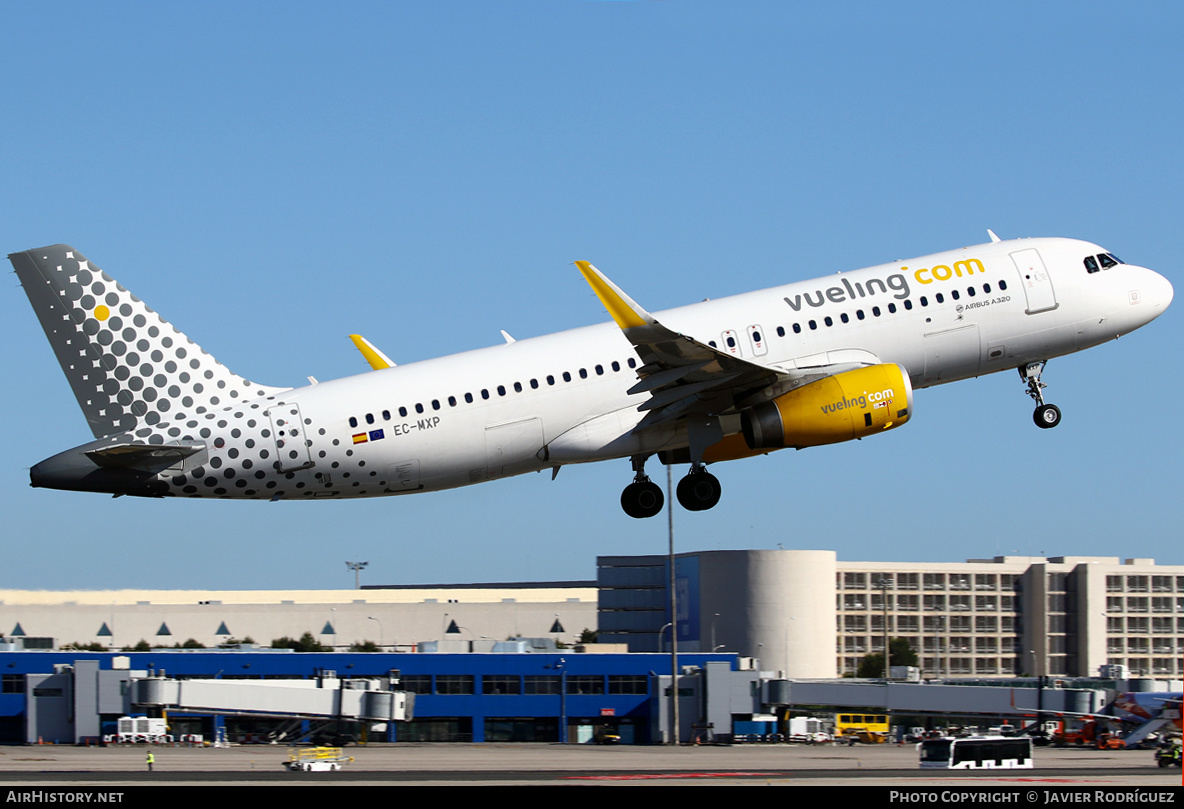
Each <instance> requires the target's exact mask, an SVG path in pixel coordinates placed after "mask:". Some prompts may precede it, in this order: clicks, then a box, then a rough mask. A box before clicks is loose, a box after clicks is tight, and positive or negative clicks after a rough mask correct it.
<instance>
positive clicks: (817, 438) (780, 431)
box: [740, 363, 913, 449]
mask: <svg viewBox="0 0 1184 809" xmlns="http://www.w3.org/2000/svg"><path fill="white" fill-rule="evenodd" d="M912 409H913V386H912V385H911V384H910V383H909V375H908V373H907V372H906V371H905V370H904V368H901V367H900V366H899V365H897V364H895V363H886V364H882V365H871V366H868V367H866V368H857V369H855V370H853V371H844V372H843V373H839V374H835V375H834V376H828V377H826V378H825V379H819V380H818V381H816V382H811V383H810V384H808V385H803V386H802V387H800V388H795V389H794V390H791V391H789V392H788V393H783V394H782V395H780V396H778V397H777V398H776V399H772V400H770V401H768V402H762V403H761V404H758V405H756V406H755V407H750V408H748V409H747V410H744V411H743V412H742V413H741V414H740V424H741V429H742V431H743V434H744V440H745V442H746V443H747V444H748V446H749V448H750V449H781V448H782V447H794V448H797V449H801V448H802V447H817V446H821V445H823V444H837V443H839V442H840V441H850V440H851V439H853V438H863V437H864V436H865V435H872V434H873V433H879V432H883V431H884V430H891V429H892V428H893V427H899V426H900V425H902V424H904V423H905V422H906V421H908V420H909V414H910V413H911V412H912Z"/></svg>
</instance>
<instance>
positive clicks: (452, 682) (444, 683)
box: [436, 674, 474, 695]
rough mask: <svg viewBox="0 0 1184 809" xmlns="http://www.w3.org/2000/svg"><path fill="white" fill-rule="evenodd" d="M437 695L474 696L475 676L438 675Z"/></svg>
mask: <svg viewBox="0 0 1184 809" xmlns="http://www.w3.org/2000/svg"><path fill="white" fill-rule="evenodd" d="M436 693H437V694H448V695H455V694H472V693H474V692H473V675H472V674H437V675H436Z"/></svg>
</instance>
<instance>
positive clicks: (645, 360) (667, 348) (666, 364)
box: [576, 261, 879, 427]
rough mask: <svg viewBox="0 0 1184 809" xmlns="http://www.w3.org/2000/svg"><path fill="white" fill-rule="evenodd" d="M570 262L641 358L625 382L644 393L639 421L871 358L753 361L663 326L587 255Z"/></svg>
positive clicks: (721, 403) (770, 393)
mask: <svg viewBox="0 0 1184 809" xmlns="http://www.w3.org/2000/svg"><path fill="white" fill-rule="evenodd" d="M576 266H577V267H579V269H580V273H581V274H582V275H583V276H584V280H586V281H587V282H588V284H589V286H591V287H592V291H593V292H595V293H596V296H597V297H598V298H600V302H601V303H602V304H604V308H605V309H607V310H608V313H609V314H610V315H612V318H613V320H614V321H616V323H617V325H618V326H620V327H621V331H622V332H623V333H624V335H625V337H626V339H628V340H629V342H630V343H632V344H633V348H634V349H635V350H636V351H637V355H638V357H640V358H641V361H642V366H641V367H640V368H639V369H638V370H637V373H638V376H640V377H641V380H640V381H639V382H638V383H637V384H636V385H634V386H633V387H632V388H630V389H629V393H630V394H637V393H649V394H650V398H649V399H648V400H647V401H645V402H643V403H642V404H641V405H640V406H639V408H638V409H639V410H648V411H649V413H648V414H647V415H646V417H645V418H644V419H642V421H641V423H640V424H639V425H638V426H639V427H652V426H655V425H658V424H663V423H665V422H667V421H672V420H674V419H677V418H679V417H681V416H684V415H687V414H688V413H708V414H713V415H720V414H723V413H727V412H730V411H731V412H734V411H735V410H736V409H737V408H740V407H747V406H750V405H753V404H757V403H758V402H761V401H765V400H767V399H771V398H773V397H775V396H779V395H781V394H782V393H785V392H786V391H788V390H792V389H793V388H797V387H801V386H802V385H805V384H808V383H810V382H813V381H815V380H817V379H821V378H823V377H826V376H830V375H832V374H835V373H839V372H841V371H845V370H850V369H852V368H858V367H863V366H865V365H874V364H875V363H876V362H878V361H879V360H878V359H877V358H876V357H875V356H874V355H872V354H870V353H868V352H864V351H851V350H849V351H841V352H829V354H828V355H819V356H816V357H813V358H804V361H799V362H798V363H796V364H795V367H792V368H783V367H773V366H767V365H760V364H758V363H755V362H751V361H749V360H746V359H744V358H742V357H738V356H735V355H733V354H729V353H728V352H726V351H721V350H719V349H717V348H713V347H712V346H710V345H707V344H706V343H703V342H700V341H699V340H696V339H694V338H693V337H689V336H687V335H685V334H680V333H678V332H676V331H673V330H672V329H668V328H667V327H665V326H663V325H662V324H661V323H659V322H658V321H657V320H656V319H655V318H654V316H653V315H651V314H650V313H649V312H647V311H646V310H645V309H643V308H642V307H641V306H639V305H638V304H637V302H636V301H634V300H633V299H632V298H630V297H629V296H628V295H627V294H625V292H623V291H622V290H621V288H620V287H618V286H617V285H616V284H614V283H613V282H612V281H610V280H609V279H608V278H607V277H605V275H604V274H603V273H602V272H600V270H598V269H596V268H595V267H593V266H592V265H591V264H589V263H588V262H587V261H577V262H576ZM830 355H834V356H830Z"/></svg>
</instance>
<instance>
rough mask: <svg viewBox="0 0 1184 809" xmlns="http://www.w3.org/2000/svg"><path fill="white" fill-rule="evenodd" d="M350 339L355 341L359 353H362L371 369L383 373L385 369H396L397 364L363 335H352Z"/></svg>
mask: <svg viewBox="0 0 1184 809" xmlns="http://www.w3.org/2000/svg"><path fill="white" fill-rule="evenodd" d="M349 339H351V340H353V342H354V345H355V346H357V349H358V351H360V352H362V356H363V357H365V358H366V362H368V363H370V367H371V368H373V369H374V370H375V371H381V370H382V369H384V368H394V367H395V364H394V363H393V362H391V358H390V357H388V356H387V355H386V354H383V353H382V352H381V351H379V350H378V349H377V348H375V347H374V344H373V343H371V342H370V341H369V340H367V339H366V338H365V337H363V336H362V335H360V334H351V335H350V336H349Z"/></svg>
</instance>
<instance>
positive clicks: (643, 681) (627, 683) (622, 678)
mask: <svg viewBox="0 0 1184 809" xmlns="http://www.w3.org/2000/svg"><path fill="white" fill-rule="evenodd" d="M608 693H610V694H629V695H638V696H641V695H644V694H648V693H649V678H648V677H646V676H645V675H644V674H610V675H609V676H608Z"/></svg>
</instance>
